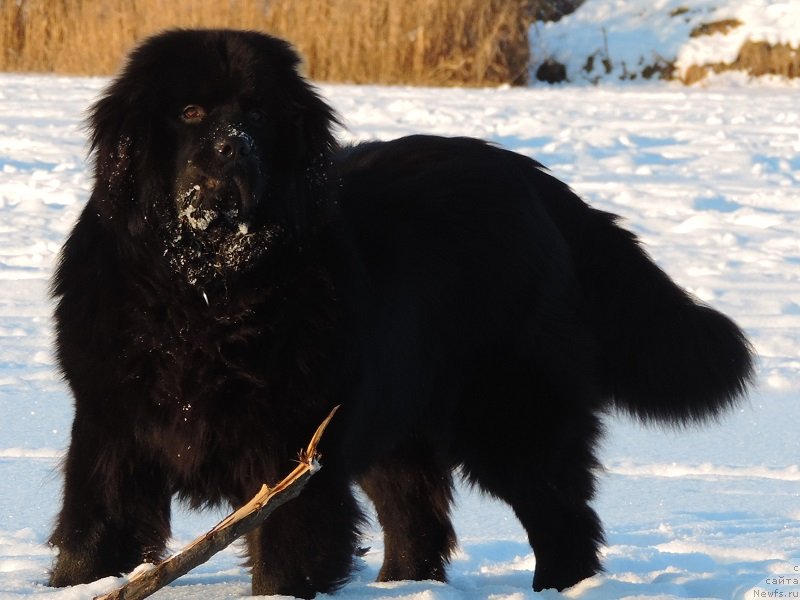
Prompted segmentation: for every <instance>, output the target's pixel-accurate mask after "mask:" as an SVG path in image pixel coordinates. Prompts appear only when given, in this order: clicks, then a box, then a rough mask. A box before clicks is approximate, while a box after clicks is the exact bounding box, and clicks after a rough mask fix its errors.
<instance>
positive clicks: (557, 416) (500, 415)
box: [459, 373, 603, 591]
mask: <svg viewBox="0 0 800 600" xmlns="http://www.w3.org/2000/svg"><path fill="white" fill-rule="evenodd" d="M543 379H544V377H542V378H540V379H539V380H538V381H537V384H538V386H537V388H536V393H535V394H534V393H533V392H534V388H533V387H532V385H531V383H532V381H536V380H535V379H534V378H533V376H532V375H530V374H524V375H519V374H517V376H515V375H514V374H513V373H512V374H509V373H506V374H504V375H503V377H500V378H498V380H497V381H496V382H495V384H494V386H493V391H494V392H495V393H496V394H497V395H496V396H495V398H494V399H493V400H494V402H493V403H494V404H495V409H494V410H492V411H483V410H480V409H478V410H475V409H476V408H478V407H479V406H481V405H483V406H485V403H486V402H492V401H493V400H492V399H489V398H486V399H484V400H483V401H482V402H480V403H477V404H475V405H473V407H472V408H471V409H470V410H468V411H464V412H467V413H469V412H472V411H473V410H475V412H473V415H472V416H473V418H472V419H471V421H472V423H471V425H469V426H468V427H467V428H466V429H465V430H464V431H462V433H461V436H462V439H461V441H460V442H459V446H460V448H459V455H460V458H461V459H462V461H463V463H462V469H463V473H464V475H465V476H466V478H467V480H468V481H470V482H472V483H474V484H477V485H478V486H479V487H480V488H482V489H483V490H485V491H487V492H489V493H490V494H492V495H494V496H495V497H497V498H499V499H501V500H504V501H505V502H507V503H508V504H509V505H510V506H511V508H512V509H513V510H514V512H515V514H516V516H517V518H518V519H519V520H520V522H521V523H522V526H523V527H524V528H525V530H526V532H527V534H528V539H529V541H530V544H531V547H532V548H533V551H534V554H535V557H536V571H535V575H534V578H533V588H534V590H536V591H540V590H543V589H548V588H556V589H559V590H562V589H564V588H567V587H570V586H572V585H574V584H576V583H578V582H579V581H581V580H582V579H585V578H587V577H590V576H592V575H594V574H595V573H597V572H599V571H600V570H601V565H600V561H599V558H598V550H599V546H600V545H601V543H602V542H603V532H602V527H601V524H600V521H599V519H598V517H597V515H596V513H595V512H594V510H592V508H591V507H590V506H589V501H590V500H591V498H592V496H593V494H594V487H595V486H594V474H593V469H594V468H595V467H597V462H596V460H595V458H594V454H593V448H594V445H595V443H596V441H597V438H598V436H599V434H600V429H601V427H600V423H599V421H598V419H597V417H596V416H595V415H594V414H593V413H592V412H591V411H590V410H589V409H588V408H586V407H585V404H583V403H582V402H580V401H576V398H577V399H578V400H580V395H578V396H575V395H574V394H575V393H578V394H580V390H579V389H576V388H578V387H579V386H571V385H570V384H569V383H568V382H563V381H562V382H561V385H560V386H559V387H552V386H547V385H546V384H544V385H543V384H542V380H543ZM567 388H572V389H567ZM478 415H480V417H479V418H480V419H481V421H480V422H478V421H477V420H476V418H477V416H478Z"/></svg>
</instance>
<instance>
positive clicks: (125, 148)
mask: <svg viewBox="0 0 800 600" xmlns="http://www.w3.org/2000/svg"><path fill="white" fill-rule="evenodd" d="M132 87H133V86H131V85H130V84H129V82H128V81H126V77H125V74H124V73H123V74H122V75H120V77H119V78H118V79H117V80H116V81H114V82H113V83H112V84H111V86H110V87H109V88H108V89H107V90H106V92H105V94H104V95H103V97H101V98H100V99H99V100H98V101H97V102H96V103H95V104H94V106H93V107H92V108H91V109H90V113H89V119H88V127H89V130H90V141H91V149H90V153H91V155H92V157H93V160H94V190H93V192H92V200H91V201H92V202H93V203H94V204H95V208H96V210H97V212H98V214H99V215H100V216H101V217H102V218H103V220H104V221H105V222H106V223H107V224H108V225H109V226H110V227H113V228H118V227H124V228H126V229H127V231H128V232H129V233H130V234H131V235H134V236H135V235H138V234H140V233H141V232H142V231H144V229H145V226H146V222H147V212H148V211H149V210H150V206H148V203H147V202H146V198H142V195H143V194H144V188H143V187H142V185H141V184H142V183H143V182H139V181H137V172H143V171H142V169H141V167H142V164H141V163H142V162H143V161H144V154H145V151H144V149H146V148H147V144H148V143H149V141H150V140H149V139H148V138H149V137H150V127H151V125H150V119H149V118H148V115H147V114H146V110H147V109H146V107H145V106H143V102H142V98H141V94H138V93H136V90H135V89H132Z"/></svg>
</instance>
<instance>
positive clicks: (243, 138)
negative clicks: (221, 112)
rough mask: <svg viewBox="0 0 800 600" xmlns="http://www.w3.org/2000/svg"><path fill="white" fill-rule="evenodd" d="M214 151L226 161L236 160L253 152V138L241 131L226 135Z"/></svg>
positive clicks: (219, 140) (217, 143)
mask: <svg viewBox="0 0 800 600" xmlns="http://www.w3.org/2000/svg"><path fill="white" fill-rule="evenodd" d="M214 149H215V150H216V151H217V153H218V154H219V155H220V156H221V157H222V158H223V159H225V160H235V159H237V158H243V157H245V156H247V155H249V154H250V153H251V152H252V151H253V138H251V137H250V136H249V135H247V134H246V133H244V132H241V131H233V132H230V133H226V134H225V135H223V136H222V137H220V138H219V139H218V140H217V141H216V143H215V144H214Z"/></svg>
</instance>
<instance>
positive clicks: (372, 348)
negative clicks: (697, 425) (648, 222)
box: [50, 30, 752, 597]
mask: <svg viewBox="0 0 800 600" xmlns="http://www.w3.org/2000/svg"><path fill="white" fill-rule="evenodd" d="M297 67H298V57H297V55H296V54H295V53H294V52H293V51H292V49H291V47H290V46H289V45H288V44H287V43H285V42H283V41H281V40H279V39H275V38H273V37H270V36H267V35H263V34H260V33H255V32H244V31H225V30H223V31H215V30H205V31H189V30H180V31H169V32H166V33H163V34H160V35H157V36H155V37H153V38H150V39H149V40H147V41H145V42H144V43H143V44H142V45H141V46H140V47H139V48H138V49H137V50H135V51H134V52H133V54H132V55H131V56H130V59H129V60H128V62H127V65H126V66H125V68H124V69H123V71H122V73H121V74H120V75H119V76H118V77H117V78H116V79H115V80H114V81H113V83H111V85H110V86H109V87H108V89H107V90H106V91H105V93H104V95H103V96H102V97H101V98H100V99H99V100H98V101H97V103H96V104H95V105H94V107H93V108H92V111H91V117H90V127H91V143H92V157H93V160H94V163H93V168H94V190H93V192H92V194H91V198H90V199H89V201H88V203H87V205H86V207H85V209H84V210H83V212H82V214H81V215H80V218H79V219H78V222H77V224H76V225H75V228H74V229H73V231H72V233H71V234H70V236H69V238H68V239H67V241H66V244H65V245H64V248H63V251H62V254H61V259H60V263H59V266H58V269H57V272H56V274H55V278H54V283H53V291H54V296H55V298H56V300H57V308H56V311H55V320H56V338H57V339H56V348H57V355H58V361H59V364H60V368H61V370H62V371H63V374H64V376H65V378H66V380H67V381H68V382H69V385H70V387H71V390H72V393H73V394H74V397H75V420H74V424H73V427H72V438H71V444H70V447H69V452H68V454H67V457H66V459H65V465H64V471H65V479H66V481H65V485H64V497H63V507H62V509H61V512H60V514H59V516H58V520H57V523H56V526H55V530H54V531H53V534H52V537H51V538H50V540H51V543H52V544H53V545H54V546H55V547H56V548H57V549H58V558H57V560H56V563H55V565H54V568H53V571H52V574H51V577H50V583H51V584H52V585H53V586H68V585H73V584H78V583H83V582H88V581H90V580H94V579H97V578H99V577H103V576H107V575H112V574H118V573H121V572H125V571H128V570H130V569H132V568H133V567H135V566H136V565H138V564H139V563H141V562H142V561H150V562H152V561H156V560H158V559H159V558H160V557H161V556H162V554H163V553H164V550H165V542H166V540H167V539H168V537H169V535H170V503H171V499H172V497H173V496H174V495H177V496H178V497H180V498H181V499H183V500H185V501H187V502H189V503H190V504H191V505H192V506H196V507H199V506H205V505H220V504H222V505H239V504H241V503H243V502H244V501H246V500H247V499H249V497H250V496H251V495H252V494H253V493H255V492H256V491H257V490H258V489H259V488H260V486H261V484H262V483H263V482H267V483H274V482H275V481H276V480H278V479H280V478H281V477H282V476H283V475H284V474H285V473H286V472H288V471H289V470H290V469H291V467H292V461H293V459H294V458H295V457H296V452H297V451H298V450H299V449H300V448H302V447H303V446H304V445H305V444H306V443H307V441H308V439H309V437H310V435H311V434H312V432H313V431H314V429H315V428H316V426H317V425H318V424H319V423H320V421H321V420H322V419H323V418H324V416H325V415H326V414H327V413H328V412H329V411H330V409H331V407H333V406H335V405H341V410H340V411H339V413H338V414H337V416H336V417H335V419H334V421H333V423H332V424H331V427H330V428H329V430H328V433H327V434H326V436H325V438H324V440H323V443H322V446H321V451H322V454H323V456H324V468H323V469H322V470H321V471H320V473H319V474H318V475H316V476H315V477H314V478H313V479H312V480H311V482H310V484H309V485H308V487H307V488H306V489H305V490H304V491H303V493H302V494H301V495H300V497H299V498H298V499H296V500H294V501H292V502H290V503H288V504H286V505H285V506H283V507H281V508H280V509H278V510H277V511H276V512H275V514H274V515H273V517H272V518H271V519H270V520H268V521H267V522H266V524H265V525H263V526H262V527H261V528H260V529H258V530H256V532H255V533H253V534H251V535H249V536H248V538H247V552H248V556H249V564H250V566H251V568H252V578H253V593H254V594H290V595H295V596H300V597H313V596H314V595H315V594H316V593H318V592H331V591H334V590H336V589H337V588H339V587H340V586H342V585H343V584H344V583H345V582H346V581H347V579H348V576H349V574H350V572H351V569H352V566H353V560H354V559H353V557H354V554H356V553H357V551H358V543H359V537H358V536H359V530H360V528H361V526H362V521H363V515H362V512H361V510H360V508H359V506H358V504H357V503H356V501H355V499H354V496H353V490H352V488H351V486H352V485H353V484H354V483H356V484H358V485H360V486H361V488H362V489H363V490H364V492H365V493H366V495H367V496H368V497H369V498H370V499H371V501H372V502H373V503H374V505H375V509H376V512H377V516H378V520H379V521H380V525H381V526H382V528H383V531H384V536H385V556H384V562H383V566H382V568H381V570H380V573H379V576H378V577H379V579H380V580H382V581H387V580H402V579H417V580H421V579H438V580H444V579H445V577H446V572H445V570H446V566H447V563H448V561H449V559H450V557H451V554H452V552H453V550H454V548H455V546H456V536H455V533H454V531H453V527H452V525H451V522H450V516H449V512H450V503H451V500H452V494H453V473H454V471H455V472H456V473H459V474H460V475H461V476H463V477H464V478H465V479H466V480H467V481H468V482H470V483H471V484H474V485H476V486H477V487H479V488H480V489H481V490H484V491H485V492H487V493H489V494H491V495H493V496H495V497H497V498H500V499H502V500H503V501H505V502H507V503H508V504H509V505H510V506H511V507H512V508H513V510H514V512H515V514H516V516H517V517H518V518H519V520H520V522H521V523H522V525H523V526H524V528H525V530H526V532H527V534H528V538H529V540H530V544H531V546H532V548H533V551H534V553H535V556H536V570H535V574H534V577H533V589H535V590H542V589H545V588H557V589H563V588H566V587H569V586H571V585H573V584H575V583H577V582H579V581H581V580H582V579H584V578H586V577H589V576H591V575H593V574H595V573H597V572H598V571H600V570H601V564H600V561H599V559H598V547H599V546H600V545H601V544H602V543H603V531H602V528H601V525H600V522H599V520H598V517H597V515H596V514H595V512H594V511H593V510H592V509H591V508H590V506H589V503H590V501H591V499H592V496H593V491H594V488H595V481H594V474H593V472H594V471H595V470H596V469H597V467H598V464H597V460H596V458H595V455H594V449H595V446H596V445H597V443H598V439H599V436H600V434H601V430H602V426H601V422H600V419H601V416H602V414H603V413H604V412H605V411H607V410H608V409H609V408H616V409H619V410H622V411H623V412H626V413H629V414H631V415H633V416H635V417H638V418H640V419H642V420H644V421H648V422H649V421H661V422H666V423H670V424H676V425H682V424H687V423H690V422H696V421H701V420H704V419H708V418H713V417H715V416H716V415H718V414H719V413H720V412H721V411H723V410H725V409H726V408H728V407H730V406H731V405H733V404H734V403H735V402H736V401H737V400H738V399H739V398H740V397H741V396H742V395H743V394H744V392H745V391H746V388H747V386H748V384H749V381H750V379H751V375H752V357H751V351H750V348H749V346H748V343H747V341H746V339H745V337H744V336H743V334H742V332H741V331H740V330H739V329H738V328H737V327H736V325H734V323H732V322H731V321H730V320H729V319H728V318H726V317H725V316H723V315H722V314H720V313H718V312H716V311H714V310H713V309H711V308H709V307H708V306H705V305H703V304H700V303H699V302H698V301H697V300H696V299H694V298H692V297H691V296H690V295H688V294H687V293H686V292H685V291H683V290H682V289H680V288H679V287H677V286H676V285H675V284H674V283H673V282H672V281H671V280H670V279H669V277H667V275H666V274H665V273H664V272H663V271H661V270H660V269H659V268H658V267H657V266H656V265H655V264H654V263H653V262H652V261H651V260H650V258H649V257H648V256H647V254H646V253H645V252H644V251H643V250H642V248H641V247H640V245H639V243H638V241H637V239H636V238H635V237H634V235H632V234H631V233H630V232H628V231H626V230H624V229H622V228H620V227H619V226H618V225H617V224H616V221H617V218H616V217H615V216H614V215H611V214H608V213H605V212H602V211H599V210H596V209H593V208H591V207H589V206H587V205H586V204H585V203H584V202H583V201H581V200H580V199H579V198H578V197H577V196H576V195H575V194H574V193H573V192H572V191H570V189H569V188H568V187H567V186H566V185H564V184H563V183H561V182H559V181H558V180H556V179H554V178H553V177H552V176H551V175H549V174H548V173H547V172H546V171H545V170H544V169H543V167H542V166H541V165H540V164H538V163H537V162H535V161H533V160H531V159H530V158H527V157H525V156H521V155H519V154H515V153H512V152H509V151H506V150H503V149H500V148H498V147H496V146H493V145H491V144H488V143H485V142H483V141H479V140H474V139H468V138H444V137H433V136H411V137H405V138H401V139H397V140H394V141H389V142H371V143H365V144H359V145H355V146H349V147H341V146H340V145H338V144H337V142H336V139H335V137H334V134H333V131H332V129H333V128H334V127H335V126H336V125H337V119H336V116H335V114H334V113H333V111H332V109H331V108H330V106H329V105H328V104H326V102H325V101H324V100H322V99H321V98H320V97H319V96H318V95H317V93H316V92H315V90H314V89H313V88H312V87H311V86H310V85H309V84H308V83H307V82H306V81H305V80H304V79H303V78H302V77H301V76H300V75H299V74H298V72H297Z"/></svg>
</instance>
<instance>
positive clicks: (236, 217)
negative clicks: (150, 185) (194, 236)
mask: <svg viewBox="0 0 800 600" xmlns="http://www.w3.org/2000/svg"><path fill="white" fill-rule="evenodd" d="M253 179H254V178H253V177H248V176H246V175H245V174H241V173H234V174H232V175H230V176H228V177H226V178H225V179H219V178H216V177H209V176H205V175H200V176H199V177H197V178H193V179H190V180H189V181H188V182H187V183H186V184H185V185H184V186H181V188H179V190H178V193H177V205H178V206H177V209H178V220H179V221H181V222H182V223H184V224H186V225H188V226H189V227H190V228H191V229H192V230H194V231H195V232H206V231H208V232H211V231H214V230H221V231H223V232H227V233H232V234H236V233H239V234H242V235H246V234H247V233H249V232H250V230H251V228H252V223H253V219H254V217H255V214H254V213H255V208H256V206H257V205H258V201H259V195H260V189H259V188H260V187H261V186H260V185H259V184H258V181H255V182H254V181H253ZM256 179H257V178H256Z"/></svg>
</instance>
